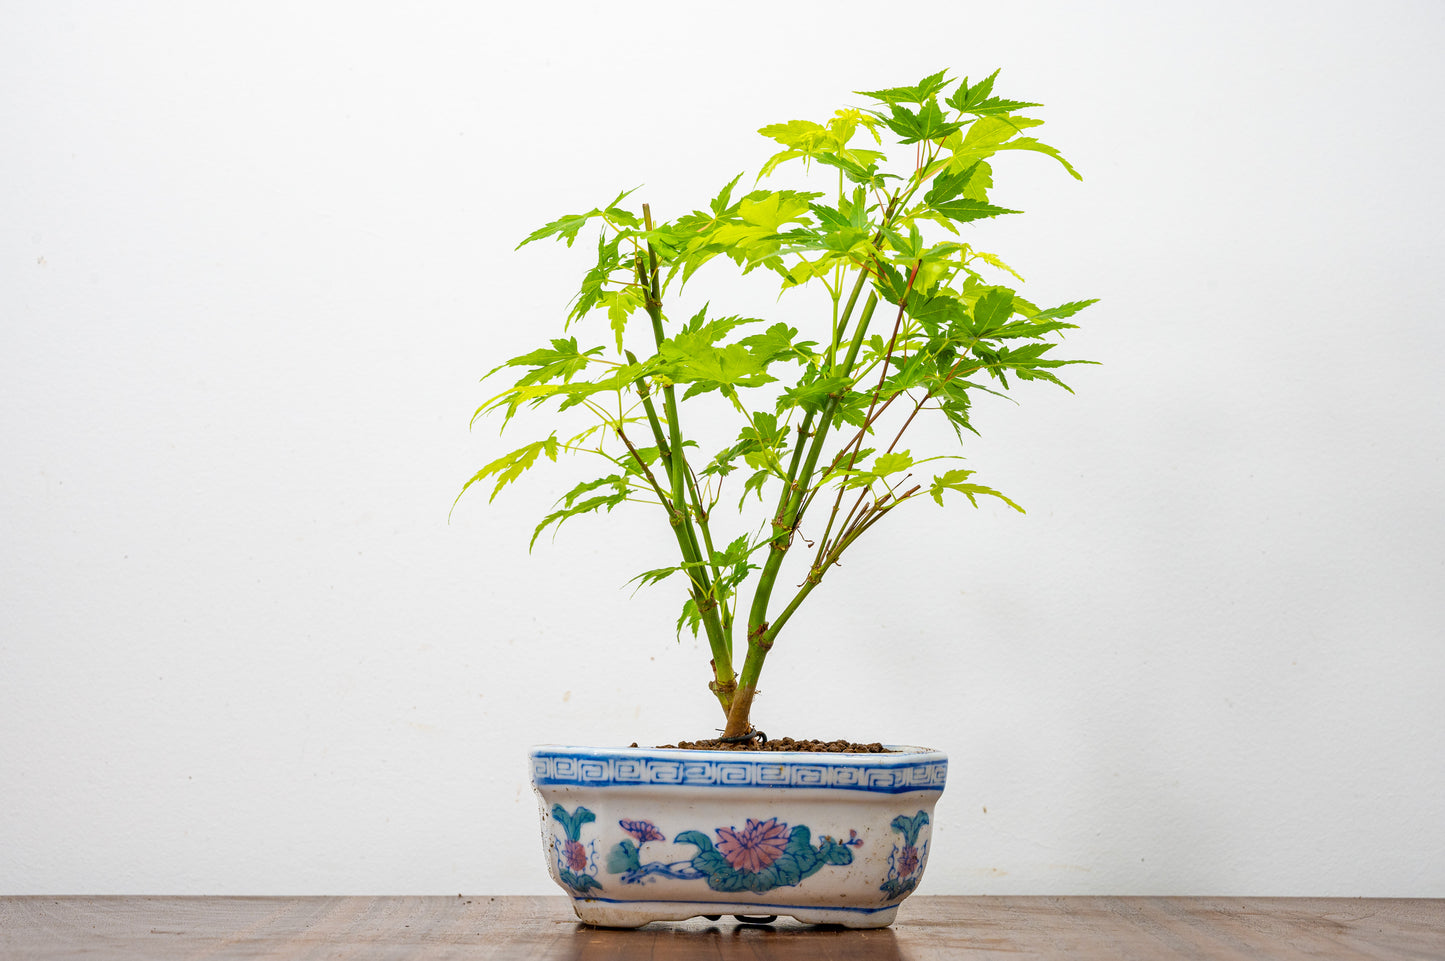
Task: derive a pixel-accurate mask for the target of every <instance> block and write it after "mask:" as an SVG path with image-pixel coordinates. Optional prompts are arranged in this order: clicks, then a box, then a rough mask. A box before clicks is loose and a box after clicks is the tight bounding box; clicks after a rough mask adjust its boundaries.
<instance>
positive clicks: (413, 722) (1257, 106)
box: [0, 0, 1445, 897]
mask: <svg viewBox="0 0 1445 961" xmlns="http://www.w3.org/2000/svg"><path fill="white" fill-rule="evenodd" d="M712 6H713V5H708V9H707V10H706V12H704V6H703V5H687V4H675V3H669V4H663V3H650V2H642V3H633V4H629V5H628V9H627V10H624V9H623V8H620V7H615V6H608V5H601V4H567V3H562V4H558V3H553V4H516V5H506V6H505V7H504V6H503V5H500V4H490V5H489V4H476V3H459V2H454V3H439V4H408V5H405V6H403V5H390V6H389V7H386V8H383V7H381V6H380V5H367V4H362V5H357V4H342V3H330V4H319V3H311V4H299V5H298V4H280V3H269V4H268V3H260V4H258V3H250V4H244V5H229V6H223V5H215V4H206V5H202V4H191V3H169V4H167V3H141V4H134V5H123V6H122V5H111V4H85V3H61V2H52V3H45V4H24V5H20V4H14V5H11V7H10V9H9V10H8V12H7V14H6V16H5V21H6V26H5V29H4V30H3V31H0V451H3V464H4V477H5V481H4V483H3V485H0V612H3V613H0V618H3V620H0V811H3V815H0V892H3V893H61V892H73V893H194V894H206V893H238V894H239V893H258V894H270V893H339V894H348V893H436V894H448V893H455V892H462V891H465V892H468V893H472V892H481V893H504V892H505V893H543V892H547V891H548V890H549V883H548V882H547V880H546V877H545V874H544V870H543V865H542V860H541V857H540V855H539V853H538V851H537V850H536V840H535V834H536V831H535V824H536V822H535V813H534V809H533V801H532V798H531V795H530V793H529V791H528V788H527V785H526V781H525V762H524V758H523V753H524V750H525V747H526V746H527V745H528V744H530V743H534V742H546V741H567V740H578V739H581V740H589V741H594V742H599V743H627V742H630V741H632V740H634V739H635V740H639V741H642V742H649V741H653V742H655V741H658V740H664V739H670V738H674V737H677V736H681V735H689V734H694V733H702V732H705V731H707V730H708V729H710V728H711V727H713V726H714V718H713V716H712V713H711V710H710V708H709V704H708V701H707V698H706V695H705V694H704V693H703V690H702V684H703V683H704V681H705V666H706V654H705V653H704V652H703V649H702V647H701V646H700V645H698V644H696V643H694V642H693V641H691V640H690V639H689V640H688V641H685V642H684V643H682V644H681V645H679V644H677V643H675V642H674V641H673V638H672V619H673V617H674V610H675V607H676V604H677V603H678V600H679V598H677V597H674V596H673V595H672V594H671V593H670V592H668V591H662V590H659V591H653V592H644V593H642V594H640V595H639V596H638V597H637V599H636V600H629V596H628V594H629V592H628V590H625V589H623V588H622V583H623V581H625V580H626V578H627V577H628V576H630V575H631V574H632V573H634V572H635V571H638V570H642V569H644V568H646V567H651V566H656V565H657V564H658V563H660V561H659V560H658V559H657V558H658V556H659V555H656V554H653V553H649V551H651V550H652V549H659V550H660V549H664V548H665V547H666V543H665V538H666V532H665V531H661V530H657V529H655V528H654V527H649V528H648V529H646V530H644V531H638V532H632V531H621V530H612V529H607V528H604V527H603V526H601V525H598V524H588V523H587V522H585V521H579V522H575V523H574V525H573V526H571V527H569V528H567V529H565V530H564V531H563V533H562V536H561V538H560V539H559V540H558V542H557V544H556V546H539V549H538V550H537V552H536V553H535V554H533V555H531V556H530V557H529V556H528V555H527V553H526V540H527V537H528V535H529V534H530V531H531V527H532V525H533V523H534V522H535V518H536V517H537V516H538V515H539V514H540V513H541V512H542V510H543V509H544V508H545V507H546V505H547V503H548V501H549V500H550V497H549V496H547V494H546V493H545V492H543V491H540V490H539V491H537V492H536V493H530V494H529V493H520V494H517V495H514V496H510V497H503V498H499V499H498V501H497V503H496V504H495V505H493V507H492V508H490V509H489V508H488V507H487V505H486V501H485V498H484V497H478V498H472V497H471V496H470V495H469V496H468V498H467V499H465V500H464V501H463V502H462V504H461V506H460V507H459V509H458V511H457V513H456V515H455V517H454V518H453V520H452V523H451V524H450V526H448V524H447V511H448V508H449V506H450V504H451V500H452V497H453V496H454V494H455V493H456V491H457V489H458V488H459V486H460V484H461V482H462V481H463V480H464V479H465V478H466V477H467V476H468V475H469V474H470V473H471V471H473V470H475V469H476V467H478V466H480V464H482V463H484V462H485V461H486V460H487V459H490V457H491V456H495V453H496V452H498V449H499V448H498V443H499V442H498V441H497V440H496V438H495V435H494V433H493V432H492V430H491V429H490V428H488V429H483V430H479V431H478V432H477V433H475V434H469V433H468V432H467V426H466V425H467V418H468V416H469V415H470V413H471V411H472V409H473V408H474V407H475V406H476V405H477V404H478V403H479V402H480V400H481V399H482V397H483V395H484V389H483V388H482V387H481V386H479V385H478V384H477V378H478V376H480V374H481V373H483V372H484V371H485V370H487V369H488V368H489V367H491V366H492V365H493V364H495V363H497V362H498V361H499V360H500V359H503V358H505V357H508V356H511V355H512V354H515V353H518V352H521V351H522V350H524V349H528V348H530V347H531V346H532V345H533V344H535V343H536V342H538V341H539V340H540V339H541V338H543V337H545V336H547V335H548V332H549V331H551V330H552V329H553V325H554V324H555V322H556V320H557V319H558V318H560V316H561V312H562V308H563V305H564V303H565V302H566V301H567V299H568V297H569V296H570V292H571V290H572V289H573V287H574V285H575V283H576V278H577V270H578V264H579V261H578V260H577V259H576V258H568V257H567V256H565V251H563V250H562V249H561V248H554V247H551V246H545V247H539V248H532V247H529V248H527V249H526V250H524V251H522V252H520V253H516V254H513V253H512V247H513V246H514V245H515V244H516V242H517V241H518V240H519V239H520V238H521V237H523V236H524V235H525V234H526V233H527V232H528V231H529V230H531V229H532V228H533V227H534V226H536V225H538V224H540V223H542V222H544V221H546V220H550V219H552V218H553V217H555V216H557V215H559V214H561V213H564V212H569V211H571V210H574V209H582V208H585V207H589V206H591V205H593V204H594V203H597V202H598V201H601V200H605V199H607V198H610V196H611V195H612V193H613V192H614V191H615V190H617V189H620V188H623V187H632V186H635V185H637V184H638V183H643V182H645V183H646V184H647V185H648V187H647V189H646V190H645V191H644V193H645V194H646V195H647V197H648V199H650V201H651V202H652V204H653V205H654V207H655V208H656V209H658V210H660V211H668V210H675V209H677V208H678V207H679V206H681V205H683V204H686V205H688V206H692V205H696V204H700V203H701V202H702V201H703V200H705V199H706V198H707V197H710V196H711V194H712V193H713V191H714V190H715V189H716V188H717V187H718V186H720V185H721V184H722V183H723V182H725V181H726V180H727V179H729V178H730V177H731V176H732V175H733V174H734V173H736V172H737V171H739V170H742V169H744V168H755V167H756V165H757V164H758V162H759V161H760V160H761V159H762V158H763V157H765V156H766V154H767V152H768V147H767V144H766V143H765V142H764V141H762V140H761V139H759V138H757V137H755V136H754V135H753V134H752V131H753V130H754V129H755V128H756V127H758V126H760V125H762V124H763V123H766V122H772V121H776V120H784V119H789V118H793V117H809V116H818V115H820V114H823V113H824V112H825V111H827V110H830V109H831V108H832V107H834V106H836V105H837V104H839V103H840V102H842V101H844V100H846V99H848V91H850V90H853V89H859V88H867V87H875V86H885V85H891V84H898V83H908V82H913V81H914V80H916V79H917V78H919V77H921V76H923V75H924V74H926V73H930V72H932V71H934V70H937V69H939V68H941V67H949V68H951V69H952V70H953V71H955V72H956V73H959V74H963V73H968V74H972V75H974V76H978V75H981V74H983V73H986V72H989V71H991V70H993V69H994V68H995V67H1000V66H1001V67H1003V68H1004V72H1003V75H1002V79H1001V81H1000V89H1001V90H1002V91H1003V92H1004V93H1006V94H1007V95H1011V96H1021V97H1024V98H1032V99H1039V100H1043V101H1044V102H1045V103H1047V104H1048V107H1047V109H1046V110H1044V111H1042V112H1041V115H1042V116H1043V117H1045V118H1046V119H1047V120H1048V124H1049V125H1048V127H1047V128H1045V130H1046V132H1047V139H1048V140H1049V141H1050V142H1053V143H1056V144H1058V145H1060V146H1061V147H1062V148H1063V149H1064V150H1065V152H1066V153H1067V154H1068V155H1069V156H1070V157H1071V158H1072V159H1073V160H1074V161H1075V163H1076V164H1077V165H1078V166H1079V167H1080V169H1081V170H1083V171H1084V173H1085V175H1086V180H1085V182H1084V183H1083V184H1076V183H1074V182H1073V181H1071V180H1070V179H1069V178H1067V177H1066V176H1065V175H1064V174H1063V172H1062V171H1061V170H1060V169H1058V168H1057V167H1056V166H1054V165H1053V164H1052V163H1051V162H1050V161H1048V160H1046V159H1045V158H1041V157H1036V156H1032V155H1020V156H1018V157H1015V158H1009V159H1008V161H1006V162H1001V163H1000V164H999V165H998V166H999V181H1000V184H1001V186H1000V189H999V190H998V191H997V197H998V199H999V200H1000V201H1001V202H1003V203H1006V204H1009V205H1011V206H1016V207H1022V208H1024V209H1026V210H1028V211H1029V213H1028V215H1027V216H1026V217H1022V218H1015V219H1014V220H1013V221H1012V222H1009V221H1004V220H1001V221H999V222H998V223H997V224H990V225H988V226H987V227H984V228H980V231H979V233H978V234H977V236H978V237H979V238H980V244H981V245H984V244H983V239H982V238H987V244H986V245H984V246H986V248H987V249H995V250H997V251H998V252H1000V253H1002V254H1003V255H1005V256H1006V257H1007V258H1008V259H1009V260H1010V261H1012V262H1014V263H1015V265H1016V266H1018V267H1019V268H1020V269H1021V270H1022V272H1023V273H1024V274H1025V276H1027V277H1029V279H1030V280H1031V281H1032V285H1031V287H1030V290H1031V291H1032V292H1033V293H1034V294H1035V295H1036V298H1037V299H1038V300H1041V301H1050V302H1056V301H1061V300H1066V299H1072V298H1075V297H1083V296H1097V297H1101V298H1103V303H1102V304H1101V305H1099V306H1098V307H1096V308H1094V309H1093V310H1091V311H1090V312H1089V313H1087V314H1086V315H1084V319H1085V321H1086V328H1085V329H1084V330H1082V331H1080V332H1078V333H1077V334H1076V335H1075V336H1074V337H1073V338H1072V339H1071V342H1070V346H1071V348H1073V350H1074V351H1075V352H1076V353H1078V354H1081V355H1083V356H1088V357H1092V358H1096V359H1099V360H1101V361H1103V362H1104V366H1101V367H1098V368H1088V369H1082V370H1079V371H1078V372H1077V373H1076V374H1075V376H1074V377H1073V383H1074V384H1075V387H1076V389H1077V395H1076V396H1074V397H1069V396H1068V395H1066V394H1064V393H1062V392H1059V391H1056V390H1051V389H1046V388H1043V387H1039V388H1037V389H1035V390H1033V391H1028V392H1025V394H1024V395H1023V400H1024V403H1023V405H1022V406H1020V407H1017V408H1013V407H1008V406H1006V405H997V406H991V407H989V408H988V409H987V410H986V411H984V412H982V413H981V414H980V416H979V424H980V426H981V428H982V429H983V431H984V438H983V439H982V440H980V441H978V442H976V443H973V444H972V445H971V448H970V450H969V451H968V454H969V457H970V459H971V461H972V465H973V466H974V467H976V468H977V469H978V470H979V471H980V472H981V479H984V480H986V482H990V483H993V484H995V485H996V486H998V487H1000V488H1002V489H1004V490H1006V491H1008V492H1010V493H1011V494H1013V495H1014V496H1015V497H1017V498H1018V499H1019V500H1021V501H1022V502H1024V503H1025V504H1026V505H1027V506H1028V507H1029V508H1030V513H1029V515H1028V516H1027V517H1020V516H1018V515H1015V514H1012V513H1006V512H1003V511H1000V510H995V509H993V508H992V507H985V508H984V509H983V510H981V511H979V512H976V513H975V512H972V511H967V510H963V509H954V510H950V511H937V510H935V509H934V508H932V507H930V506H924V505H920V507H919V509H918V510H917V512H916V514H915V515H914V518H913V522H912V526H910V525H908V524H898V525H896V526H894V527H892V528H891V529H890V528H887V527H882V526H881V527H880V528H879V529H878V531H877V533H876V536H875V537H874V539H873V542H872V544H871V545H869V546H870V549H871V550H872V551H873V553H872V554H870V555H869V556H868V557H866V558H865V557H855V558H854V559H852V560H851V561H850V562H849V563H848V564H847V566H845V567H844V568H843V569H841V570H840V571H839V572H837V574H836V575H835V577H834V578H833V579H831V580H830V581H829V582H828V583H826V584H825V585H824V587H823V588H821V589H820V590H819V592H818V593H817V594H815V595H814V597H815V599H816V600H815V601H814V602H813V603H814V607H813V609H812V610H811V611H810V612H807V613H806V616H800V617H799V618H798V619H797V620H795V621H794V624H793V626H792V627H791V628H790V631H789V634H788V635H784V641H783V642H781V643H780V644H779V647H778V648H777V650H776V651H775V653H774V655H773V659H772V662H771V672H770V674H769V675H768V676H767V678H766V679H765V680H766V683H765V685H764V686H765V689H766V690H765V694H764V695H763V697H762V698H761V699H760V701H759V712H760V719H761V720H762V721H764V722H765V724H764V726H765V727H767V728H768V729H769V730H772V731H773V732H774V733H783V732H789V731H791V732H794V733H797V734H806V735H824V736H835V735H843V736H852V737H864V738H881V739H885V740H899V741H913V742H916V741H926V742H929V743H931V744H934V745H936V746H938V747H941V748H943V749H945V750H947V751H948V752H949V753H950V755H951V757H952V759H953V768H952V782H951V786H950V788H949V791H948V793H947V794H946V795H945V797H944V800H943V801H942V803H941V804H940V807H939V811H940V815H941V824H940V825H939V828H938V835H937V844H936V849H935V856H934V860H933V863H932V865H931V867H930V869H929V876H928V878H927V880H926V881H925V884H924V887H923V889H922V890H923V891H924V892H925V893H932V894H949V893H978V892H983V893H997V894H1006V893H1038V894H1083V893H1105V892H1107V893H1139V894H1166V893H1204V894H1210V893H1217V894H1225V893H1228V894H1241V895H1246V894H1256V895H1263V894H1283V895H1290V894H1295V895H1305V894H1314V895H1431V896H1437V897H1438V896H1442V895H1445V821H1442V819H1441V818H1440V804H1441V798H1442V796H1445V697H1442V688H1445V645H1442V623H1445V600H1442V594H1445V592H1442V591H1441V590H1440V585H1441V580H1442V573H1445V570H1442V556H1445V555H1442V547H1441V544H1442V538H1445V514H1442V508H1441V501H1440V498H1439V496H1438V493H1437V491H1436V488H1437V487H1438V485H1439V483H1440V477H1441V474H1442V470H1445V460H1442V428H1445V413H1442V411H1445V404H1442V401H1445V396H1442V395H1445V392H1442V387H1441V384H1442V378H1441V376H1440V373H1439V364H1440V357H1441V356H1442V354H1445V332H1442V331H1445V327H1442V323H1441V313H1440V311H1441V308H1440V305H1441V303H1442V299H1445V281H1442V274H1441V270H1440V266H1439V261H1440V255H1441V252H1442V251H1441V246H1442V244H1441V238H1442V234H1441V226H1440V225H1441V223H1442V222H1445V201H1442V189H1441V180H1440V177H1439V172H1438V168H1439V164H1440V158H1441V156H1442V151H1445V137H1442V129H1441V128H1442V124H1441V115H1440V111H1439V109H1438V101H1439V99H1440V96H1441V94H1442V92H1445V67H1442V60H1441V58H1440V56H1439V50H1440V48H1441V44H1442V41H1445V7H1442V6H1441V5H1440V4H1439V3H1436V2H1429V0H1422V2H1415V3H1405V2H1377V3H1372V4H1369V5H1364V4H1345V3H1318V2H1316V3H1274V4H1257V3H1252V2H1251V3H1239V2H1222V3H1212V4H1207V5H1206V4H1198V5H1193V6H1192V7H1190V8H1189V9H1184V8H1183V7H1182V6H1180V5H1175V4H1158V3H1152V2H1114V3H1098V4H1072V3H1060V2H1035V3H1010V4H990V5H987V6H985V5H982V4H970V3H956V2H947V3H944V2H932V0H920V2H917V3H911V4H906V5H903V6H901V7H896V8H895V9H896V10H897V12H895V13H893V14H889V15H886V16H885V15H881V14H879V13H878V12H877V11H878V10H879V9H880V8H879V7H878V5H877V4H863V3H848V2H837V0H835V2H833V3H830V4H827V5H821V6H820V5H819V4H815V3H809V4H802V3H776V2H772V3H766V4H761V3H760V4H748V3H741V4H739V3H735V4H732V5H730V6H731V9H732V10H733V11H734V12H732V13H729V14H723V13H721V12H719V11H720V9H721V8H718V9H716V10H715V9H712ZM629 10H630V11H636V12H628V11H629ZM825 10H827V11H831V12H829V13H827V14H825V13H824V12H823V11H825ZM825 16H831V17H834V18H835V19H833V20H824V19H823V18H824V17H825ZM890 30H897V31H899V32H898V33H896V34H890V32H889V31H890ZM752 296H753V297H754V300H755V301H756V303H755V304H750V305H749V309H756V310H767V311H771V312H773V315H774V316H778V317H780V318H786V319H789V320H790V321H793V322H796V321H797V320H798V319H799V318H796V317H794V316H793V315H792V314H790V313H788V311H790V310H794V309H795V308H794V306H793V305H792V304H791V303H790V302H787V301H785V302H784V303H783V304H782V305H778V306H774V305H773V303H772V298H771V295H767V296H758V295H756V294H753V295H752ZM518 436H519V437H521V435H520V434H519V435H518ZM522 439H526V438H522ZM569 469H570V468H569ZM564 476H567V471H566V470H564V471H561V472H559V474H558V478H559V480H558V483H559V485H560V484H561V483H562V480H561V478H562V477H564ZM641 519H642V520H645V521H647V522H648V523H649V524H651V523H652V518H651V517H643V518H641ZM820 681H825V682H828V684H829V685H830V686H829V688H828V692H827V693H823V691H822V690H821V688H820V686H819V683H818V682H820ZM835 684H836V691H837V693H833V691H834V689H835V688H834V686H833V685H835Z"/></svg>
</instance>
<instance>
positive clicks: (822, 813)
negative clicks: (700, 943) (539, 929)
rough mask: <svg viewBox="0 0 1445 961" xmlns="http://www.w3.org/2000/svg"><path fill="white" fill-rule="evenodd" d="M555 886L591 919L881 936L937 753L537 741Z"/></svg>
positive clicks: (920, 854)
mask: <svg viewBox="0 0 1445 961" xmlns="http://www.w3.org/2000/svg"><path fill="white" fill-rule="evenodd" d="M531 762H532V786H533V789H534V790H535V791H536V792H537V797H538V799H539V801H540V802H541V808H542V841H543V845H544V847H545V853H546V858H547V868H548V870H549V871H550V872H551V874H552V879H553V880H554V881H556V882H557V884H558V885H560V886H561V888H562V889H563V890H564V891H566V892H567V894H569V895H570V896H571V898H572V906H573V908H574V909H575V910H576V912H577V917H578V918H580V919H581V920H582V921H584V922H585V923H587V924H595V925H600V926H603V927H619V928H633V927H638V926H640V925H643V924H646V923H648V922H649V921H680V920H683V919H685V918H691V917H696V916H698V915H704V916H711V915H723V914H733V915H739V916H747V917H755V916H759V915H763V916H768V915H772V916H781V915H788V916H791V917H794V918H796V919H797V920H799V921H802V922H804V923H807V924H841V925H844V926H846V927H850V928H879V927H883V926H885V925H888V924H890V923H892V921H893V918H894V916H895V915H897V913H898V905H899V903H900V902H901V901H902V900H903V899H904V898H905V897H907V896H908V895H909V894H911V893H912V892H913V890H914V888H916V887H917V886H918V881H919V879H920V878H921V877H922V876H923V868H924V865H925V864H926V863H927V860H928V849H929V844H930V839H931V837H932V821H933V806H934V804H935V803H936V802H937V801H938V797H939V795H940V794H942V793H943V782H944V779H945V777H946V776H947V773H948V758H947V757H946V756H945V755H944V754H943V753H942V752H940V751H934V750H930V749H928V748H919V747H890V748H889V751H888V753H885V754H820V753H810V752H801V751H799V752H737V751H681V750H672V749H660V748H595V747H563V746H552V745H547V746H542V747H537V748H534V749H533V750H532V752H531Z"/></svg>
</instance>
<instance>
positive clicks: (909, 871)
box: [898, 844, 918, 878]
mask: <svg viewBox="0 0 1445 961" xmlns="http://www.w3.org/2000/svg"><path fill="white" fill-rule="evenodd" d="M917 870H918V849H917V848H916V847H914V846H913V845H911V844H906V845H904V847H903V851H902V852H901V853H900V854H899V855H898V873H899V875H900V876H902V877H905V878H906V877H911V876H912V875H913V873H914V872H915V871H917Z"/></svg>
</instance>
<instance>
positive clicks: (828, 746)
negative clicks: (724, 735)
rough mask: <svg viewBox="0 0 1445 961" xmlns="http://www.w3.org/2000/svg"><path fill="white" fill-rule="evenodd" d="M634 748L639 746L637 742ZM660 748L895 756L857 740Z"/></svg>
mask: <svg viewBox="0 0 1445 961" xmlns="http://www.w3.org/2000/svg"><path fill="white" fill-rule="evenodd" d="M632 746H633V747H637V745H636V744H635V743H634V744H633V745H632ZM658 747H660V748H662V749H664V750H667V749H673V750H680V751H813V752H818V753H822V754H889V753H892V752H890V751H889V750H888V749H887V748H885V747H884V746H883V745H882V744H880V743H878V742H877V741H874V742H872V743H871V744H859V743H857V742H855V741H842V740H835V741H823V740H820V739H818V738H804V739H802V740H797V739H794V738H791V737H779V738H773V739H771V740H766V741H760V740H757V739H750V740H746V741H724V740H723V739H721V738H710V739H708V740H705V741H678V742H677V743H676V744H660V745H658Z"/></svg>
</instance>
